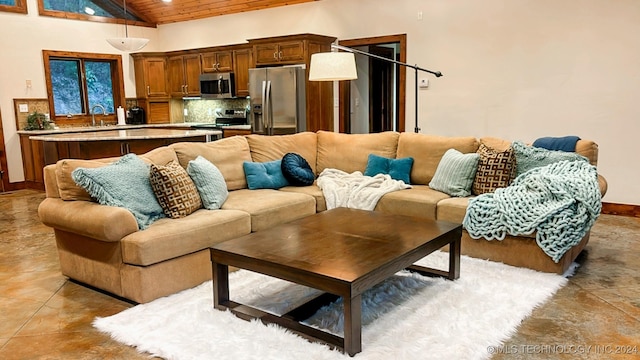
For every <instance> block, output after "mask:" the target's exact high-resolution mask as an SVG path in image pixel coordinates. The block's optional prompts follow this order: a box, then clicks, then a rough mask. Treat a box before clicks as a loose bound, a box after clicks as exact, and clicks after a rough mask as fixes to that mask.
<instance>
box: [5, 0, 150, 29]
mask: <svg viewBox="0 0 640 360" xmlns="http://www.w3.org/2000/svg"><path fill="white" fill-rule="evenodd" d="M1 1H12V0H0V2H1ZM16 1H18V0H16ZM19 1H25V0H19ZM38 11H39V13H40V15H43V16H52V17H61V18H65V19H74V20H87V21H97V22H110V23H124V7H123V3H122V2H120V1H111V0H93V1H91V0H73V1H70V0H38ZM127 22H129V23H130V24H131V23H133V24H136V25H141V26H155V25H154V24H151V23H149V22H148V21H146V20H145V19H143V18H141V17H140V16H137V15H136V14H135V12H131V10H130V9H129V8H127Z"/></svg>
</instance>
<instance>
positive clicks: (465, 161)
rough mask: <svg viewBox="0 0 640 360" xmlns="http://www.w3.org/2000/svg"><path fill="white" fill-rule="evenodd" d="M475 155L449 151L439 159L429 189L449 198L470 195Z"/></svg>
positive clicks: (475, 166) (475, 163)
mask: <svg viewBox="0 0 640 360" xmlns="http://www.w3.org/2000/svg"><path fill="white" fill-rule="evenodd" d="M479 157H480V156H479V155H478V154H477V153H469V154H463V153H461V152H460V151H458V150H456V149H449V150H447V152H446V153H444V155H443V156H442V159H440V163H439V164H438V168H437V169H436V173H435V174H434V175H433V179H431V181H430V182H429V187H430V188H432V189H434V190H438V191H442V192H443V193H445V194H448V195H451V196H469V195H471V185H473V179H474V178H475V176H476V170H477V169H478V158H479Z"/></svg>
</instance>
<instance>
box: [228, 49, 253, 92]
mask: <svg viewBox="0 0 640 360" xmlns="http://www.w3.org/2000/svg"><path fill="white" fill-rule="evenodd" d="M254 66H255V65H254V64H253V51H252V50H251V49H250V48H248V49H238V50H233V72H234V74H235V80H236V96H240V97H242V96H249V69H251V68H253V67H254Z"/></svg>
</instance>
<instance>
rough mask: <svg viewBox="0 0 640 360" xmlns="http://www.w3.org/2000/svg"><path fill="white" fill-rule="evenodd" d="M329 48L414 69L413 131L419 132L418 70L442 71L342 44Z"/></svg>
mask: <svg viewBox="0 0 640 360" xmlns="http://www.w3.org/2000/svg"><path fill="white" fill-rule="evenodd" d="M331 48H332V49H337V50H342V51H348V52H352V53H355V54H361V55H364V56H368V57H372V58H375V59H379V60H382V61H387V62H391V63H394V64H397V65H400V66H405V67H408V68H411V69H414V70H415V89H414V90H415V97H416V100H415V107H416V110H415V113H416V119H415V128H414V131H415V132H416V133H419V132H420V127H418V71H423V72H426V73H430V74H433V75H435V77H440V76H442V73H441V72H440V71H431V70H428V69H424V68H421V67H419V66H418V65H411V64H407V63H403V62H401V61H397V60H395V59H388V58H386V57H383V56H380V55H376V54H371V53H368V52H366V51H362V50H358V49H353V48H350V47H346V46H342V45H337V44H331Z"/></svg>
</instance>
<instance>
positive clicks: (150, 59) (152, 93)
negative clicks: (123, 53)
mask: <svg viewBox="0 0 640 360" xmlns="http://www.w3.org/2000/svg"><path fill="white" fill-rule="evenodd" d="M131 56H132V57H133V61H134V71H135V73H136V96H137V97H138V98H144V99H148V98H167V97H169V86H168V81H167V60H166V57H165V56H164V54H162V55H157V54H150V53H147V54H145V53H136V54H131Z"/></svg>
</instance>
